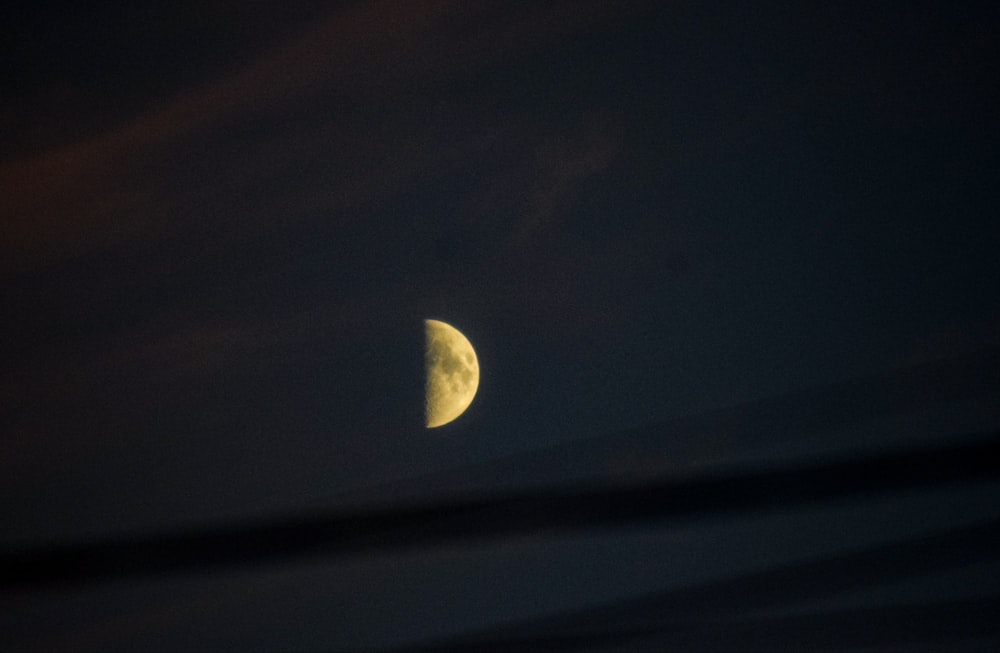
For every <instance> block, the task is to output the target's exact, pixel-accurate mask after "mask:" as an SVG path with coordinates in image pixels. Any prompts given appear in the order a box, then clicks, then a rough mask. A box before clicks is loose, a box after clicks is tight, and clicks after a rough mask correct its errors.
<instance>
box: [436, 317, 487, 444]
mask: <svg viewBox="0 0 1000 653" xmlns="http://www.w3.org/2000/svg"><path fill="white" fill-rule="evenodd" d="M424 333H425V335H426V338H427V349H426V351H425V353H424V363H425V366H426V367H425V369H426V372H427V377H426V385H425V386H424V389H425V395H424V399H425V403H424V406H425V416H426V418H427V428H429V429H432V428H436V427H438V426H443V425H445V424H447V423H448V422H451V421H453V420H454V419H455V418H457V417H458V416H459V415H461V414H462V413H464V412H465V410H466V409H467V408H468V407H469V404H471V403H472V399H473V398H474V397H475V396H476V390H477V389H478V388H479V360H478V359H477V358H476V350H474V349H473V348H472V343H470V342H469V339H468V338H466V337H465V336H464V335H462V332H461V331H459V330H458V329H456V328H455V327H453V326H451V325H450V324H446V323H445V322H440V321H438V320H424Z"/></svg>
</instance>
